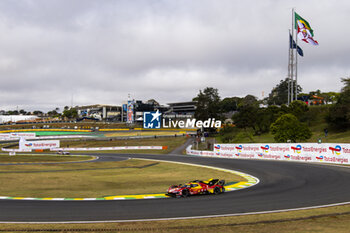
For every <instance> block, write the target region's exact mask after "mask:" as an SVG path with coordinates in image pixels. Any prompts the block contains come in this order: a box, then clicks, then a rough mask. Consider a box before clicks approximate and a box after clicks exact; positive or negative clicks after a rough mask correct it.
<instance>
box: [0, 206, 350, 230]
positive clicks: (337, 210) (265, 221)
mask: <svg viewBox="0 0 350 233" xmlns="http://www.w3.org/2000/svg"><path fill="white" fill-rule="evenodd" d="M349 212H350V205H344V206H337V207H329V208H320V209H313V210H302V211H291V212H283V213H275V214H256V215H248V216H234V217H219V218H203V219H189V220H168V221H149V222H125V223H91V224H0V229H1V230H3V231H6V232H11V230H12V231H24V230H27V231H34V230H35V231H40V232H45V230H46V231H49V230H51V231H62V232H63V231H64V232H75V231H79V232H83V231H84V230H86V231H89V232H105V231H107V232H156V233H158V232H203V231H206V232H254V233H255V232H268V233H280V232H329V233H334V232H339V233H342V232H344V233H345V232H346V233H347V232H349V228H350V215H349V214H343V215H338V214H342V213H349ZM322 216H323V217H322ZM303 218H304V219H303ZM305 218H306V219H305ZM293 219H298V220H293ZM274 221H275V222H274ZM68 229H69V231H67V230H68Z"/></svg>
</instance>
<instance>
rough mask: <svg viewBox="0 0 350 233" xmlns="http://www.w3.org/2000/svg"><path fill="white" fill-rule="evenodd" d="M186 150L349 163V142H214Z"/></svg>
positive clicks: (291, 159)
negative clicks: (208, 147)
mask: <svg viewBox="0 0 350 233" xmlns="http://www.w3.org/2000/svg"><path fill="white" fill-rule="evenodd" d="M186 152H187V154H190V155H199V156H211V157H221V158H233V159H269V160H282V161H299V162H319V163H334V164H350V144H337V143H322V144H317V143H270V144H261V143H259V144H258V143H256V144H255V143H254V144H253V143H252V144H215V145H214V150H213V151H198V150H192V146H189V147H188V148H187V149H186Z"/></svg>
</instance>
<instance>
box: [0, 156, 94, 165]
mask: <svg viewBox="0 0 350 233" xmlns="http://www.w3.org/2000/svg"><path fill="white" fill-rule="evenodd" d="M90 159H92V157H91V156H67V155H59V156H58V155H38V154H36V155H30V154H28V155H15V156H9V155H6V154H0V163H27V162H28V163H48V162H77V161H86V160H90Z"/></svg>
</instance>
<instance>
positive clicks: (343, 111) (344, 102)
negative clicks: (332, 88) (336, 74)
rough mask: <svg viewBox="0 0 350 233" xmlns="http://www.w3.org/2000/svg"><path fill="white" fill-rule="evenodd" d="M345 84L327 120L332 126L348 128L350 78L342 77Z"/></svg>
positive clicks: (349, 124) (349, 122)
mask: <svg viewBox="0 0 350 233" xmlns="http://www.w3.org/2000/svg"><path fill="white" fill-rule="evenodd" d="M341 80H342V82H343V83H344V84H345V86H344V87H343V88H342V91H341V93H340V95H339V97H338V101H337V103H336V104H335V105H333V106H331V107H330V108H329V112H328V114H327V116H326V121H327V123H328V124H329V126H330V127H331V128H334V129H338V130H347V129H349V128H350V78H342V79H341Z"/></svg>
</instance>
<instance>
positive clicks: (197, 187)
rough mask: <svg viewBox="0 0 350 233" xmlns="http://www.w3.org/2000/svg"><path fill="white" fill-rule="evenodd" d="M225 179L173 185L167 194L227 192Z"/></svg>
mask: <svg viewBox="0 0 350 233" xmlns="http://www.w3.org/2000/svg"><path fill="white" fill-rule="evenodd" d="M224 185H225V181H224V180H219V179H209V180H207V181H200V180H194V181H191V182H189V183H186V184H184V185H181V184H180V185H172V186H170V187H169V188H168V192H167V195H168V196H172V197H188V196H190V195H195V194H210V193H212V194H220V193H223V192H225V188H224Z"/></svg>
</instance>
